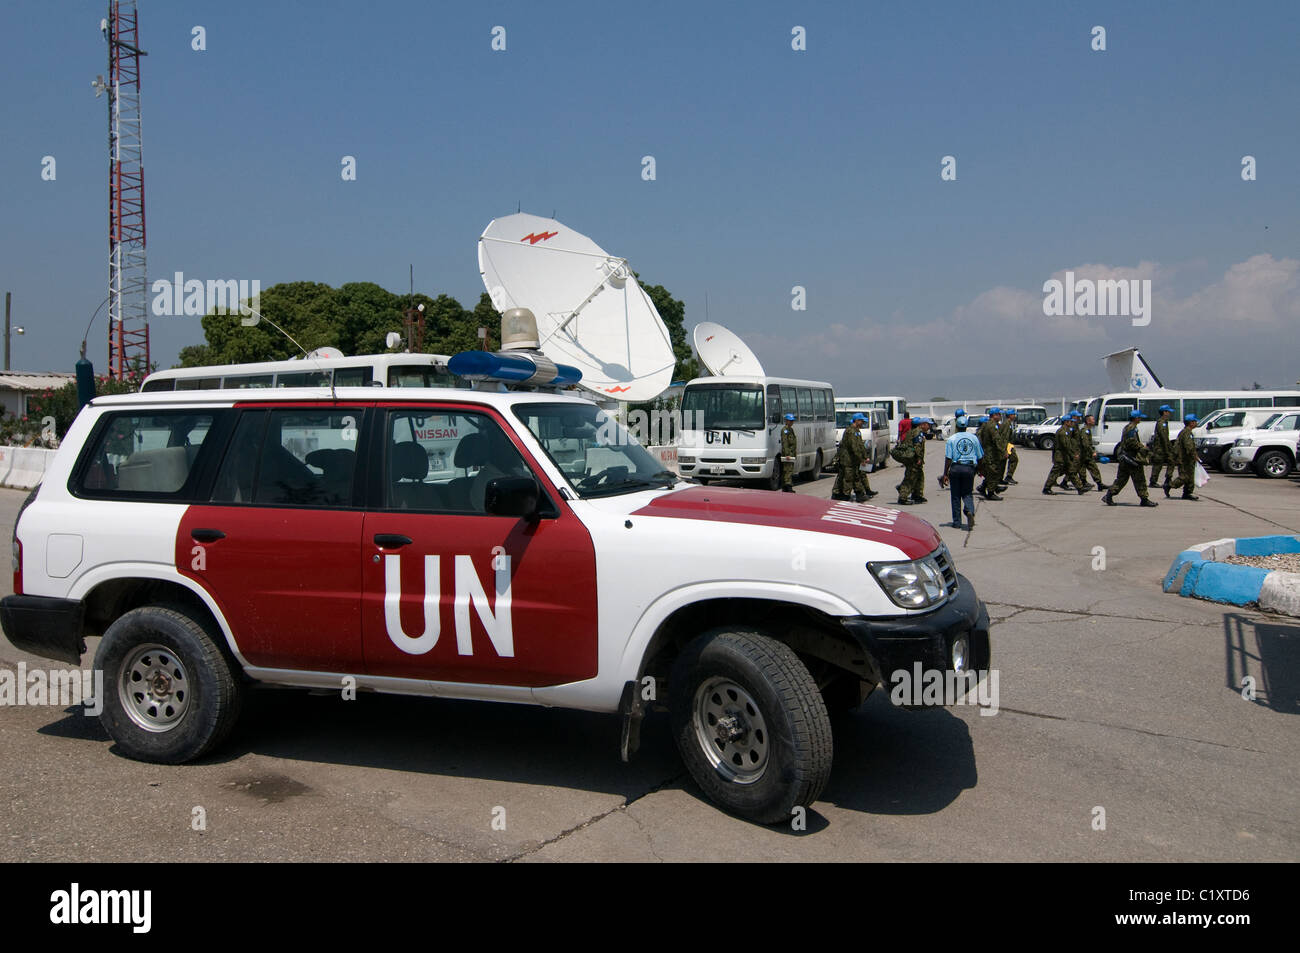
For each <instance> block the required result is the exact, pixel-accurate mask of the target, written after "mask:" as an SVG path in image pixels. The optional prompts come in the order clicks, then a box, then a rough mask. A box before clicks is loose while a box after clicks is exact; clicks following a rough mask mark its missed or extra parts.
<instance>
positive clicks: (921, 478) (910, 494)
mask: <svg viewBox="0 0 1300 953" xmlns="http://www.w3.org/2000/svg"><path fill="white" fill-rule="evenodd" d="M929 432H930V418H929V417H913V418H912V429H911V430H909V431H908V432H907V436H906V437H905V438H904V439H903V441H902V442H901V443H899V445H898V446H897V447H895V448H894V449H893V450H892V451H891V456H893V458H894V459H895V460H897V461H898V462H899V463H901V464H902V465H903V468H904V469H903V482H902V483H900V484H898V505H900V506H907V505H909V504H911V503H926V502H929V501H928V500H926V498H925V435H926V434H927V433H929Z"/></svg>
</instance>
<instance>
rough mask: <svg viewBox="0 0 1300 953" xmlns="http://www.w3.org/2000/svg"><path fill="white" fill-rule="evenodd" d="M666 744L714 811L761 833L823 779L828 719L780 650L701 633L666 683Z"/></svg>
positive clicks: (769, 643)
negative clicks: (669, 730) (753, 824)
mask: <svg viewBox="0 0 1300 953" xmlns="http://www.w3.org/2000/svg"><path fill="white" fill-rule="evenodd" d="M670 708H671V711H672V723H673V735H674V737H675V739H676V741H677V747H678V750H679V751H680V752H681V755H682V760H683V761H684V762H685V763H686V768H687V770H689V771H690V773H691V777H693V778H694V779H695V782H696V783H697V784H698V785H699V786H700V787H701V788H702V789H703V790H704V793H705V794H706V795H708V797H709V798H710V799H711V800H713V801H714V802H715V803H717V804H719V805H721V806H722V807H724V808H726V809H727V810H729V811H732V812H733V813H735V814H738V815H740V816H742V817H745V818H748V819H750V820H753V821H757V822H759V823H761V824H777V823H781V822H783V821H786V822H788V821H789V820H790V819H791V817H792V816H793V813H792V812H793V811H794V809H795V808H796V807H807V806H809V805H811V804H812V803H813V802H814V801H816V800H817V798H818V797H819V796H820V795H821V792H822V789H823V788H824V787H825V786H826V781H827V779H828V778H829V777H830V772H831V761H832V756H833V746H832V739H831V724H830V718H829V717H828V716H827V714H826V706H825V704H824V703H823V701H822V696H821V693H820V692H819V691H818V689H817V683H816V682H815V681H814V680H813V677H812V675H810V674H809V672H808V669H807V667H806V666H805V665H804V663H803V662H802V661H800V659H799V657H798V656H797V655H795V654H794V652H793V651H792V650H791V649H790V647H789V646H787V645H785V644H784V643H782V642H778V641H776V640H775V639H771V638H768V637H767V636H765V635H762V634H761V633H759V632H754V631H745V630H734V631H733V630H726V629H717V630H714V631H712V632H706V633H705V634H704V635H701V636H700V637H699V638H698V639H696V640H695V641H694V642H692V643H691V644H690V645H688V646H687V647H686V649H685V650H683V652H682V654H681V655H680V656H678V658H677V661H676V663H675V664H674V666H673V671H672V675H671V703H670Z"/></svg>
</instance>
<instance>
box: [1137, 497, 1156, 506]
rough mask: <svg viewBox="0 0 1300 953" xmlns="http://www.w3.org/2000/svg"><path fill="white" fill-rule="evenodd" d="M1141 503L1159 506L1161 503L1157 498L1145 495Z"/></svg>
mask: <svg viewBox="0 0 1300 953" xmlns="http://www.w3.org/2000/svg"><path fill="white" fill-rule="evenodd" d="M1141 505H1142V506H1159V505H1160V504H1159V503H1157V502H1156V501H1155V500H1153V499H1151V497H1149V496H1144V497H1142V503H1141Z"/></svg>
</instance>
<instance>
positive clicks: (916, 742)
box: [822, 689, 979, 814]
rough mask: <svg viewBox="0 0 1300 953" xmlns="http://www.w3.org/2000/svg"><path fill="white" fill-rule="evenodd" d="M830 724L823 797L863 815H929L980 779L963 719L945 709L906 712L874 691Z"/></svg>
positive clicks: (942, 807) (881, 693)
mask: <svg viewBox="0 0 1300 953" xmlns="http://www.w3.org/2000/svg"><path fill="white" fill-rule="evenodd" d="M834 726H835V769H834V771H833V772H832V774H831V780H830V784H828V785H827V786H826V791H825V793H824V794H823V795H822V797H823V798H824V799H825V800H827V801H831V802H832V803H834V804H836V805H838V806H839V807H843V808H848V809H850V810H854V811H863V812H865V813H868V814H933V813H935V812H937V811H941V810H943V809H944V808H945V807H947V806H948V805H949V804H951V803H952V802H953V801H955V800H956V799H957V796H958V795H959V794H961V792H962V791H963V790H965V789H967V788H973V787H975V785H976V784H977V783H978V781H979V774H978V772H977V771H976V768H975V749H974V746H973V745H972V743H971V738H970V731H969V729H968V728H967V727H966V723H965V722H964V721H962V720H961V719H960V718H958V717H956V716H955V715H953V714H952V713H951V712H950V711H948V710H947V709H943V708H936V709H929V710H924V711H907V710H905V709H902V708H898V707H895V706H894V705H891V704H890V702H889V697H888V695H887V694H886V693H885V692H884V691H883V690H881V689H877V690H876V691H875V692H874V693H873V694H872V696H871V697H870V698H868V699H867V701H866V703H865V704H864V705H863V706H862V708H861V710H860V711H857V712H854V713H852V714H850V715H845V716H841V717H840V718H839V719H838V720H836V721H835V722H834Z"/></svg>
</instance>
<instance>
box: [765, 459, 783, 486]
mask: <svg viewBox="0 0 1300 953" xmlns="http://www.w3.org/2000/svg"><path fill="white" fill-rule="evenodd" d="M763 487H764V489H768V490H779V489H781V458H780V456H779V455H778V456H775V457H773V458H772V475H771V476H770V477H768V478H767V481H766V482H765V483H764V484H763Z"/></svg>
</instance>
